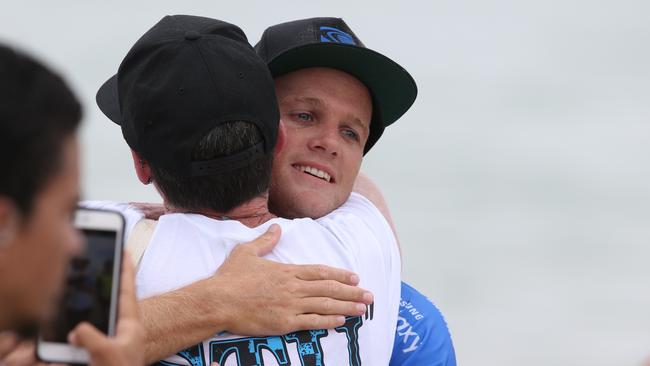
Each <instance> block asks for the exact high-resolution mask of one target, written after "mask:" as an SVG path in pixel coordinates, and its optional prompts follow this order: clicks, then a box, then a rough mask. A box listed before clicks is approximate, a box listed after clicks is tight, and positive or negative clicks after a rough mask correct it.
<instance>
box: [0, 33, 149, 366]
mask: <svg viewBox="0 0 650 366" xmlns="http://www.w3.org/2000/svg"><path fill="white" fill-rule="evenodd" d="M80 120H81V106H80V105H79V103H78V101H77V99H76V98H75V96H74V95H73V94H72V92H71V91H70V89H69V88H68V87H67V86H66V84H65V82H64V81H63V80H62V79H61V78H60V77H59V76H57V75H56V74H54V73H53V72H51V71H50V70H48V69H47V68H46V67H44V66H43V65H41V64H40V63H39V62H37V61H35V60H34V59H32V58H31V57H29V56H26V55H25V54H22V53H20V52H18V51H15V50H13V49H11V48H9V47H7V46H3V45H0V167H2V175H1V176H0V364H2V365H28V364H32V363H35V362H36V361H35V353H34V343H33V341H30V340H29V338H31V337H33V336H34V334H35V330H36V329H37V328H38V326H39V325H40V324H42V323H44V322H47V321H48V320H49V319H50V318H51V317H52V316H53V314H54V310H55V309H54V307H55V306H56V304H57V303H58V302H57V299H58V298H59V297H60V296H61V291H62V287H63V280H64V276H65V271H66V268H67V265H68V262H69V260H70V258H71V257H72V256H73V255H74V254H75V253H77V252H78V251H79V250H81V248H82V246H83V245H84V244H83V243H82V241H81V236H80V234H79V233H78V232H77V230H76V229H75V228H74V226H73V220H72V217H73V215H74V212H75V209H76V207H77V200H78V196H79V146H78V141H77V128H78V126H79V123H80ZM121 284H122V285H121V289H120V300H119V301H120V303H119V319H118V324H117V335H116V336H115V337H113V338H108V337H106V336H105V335H103V334H101V333H100V332H99V331H98V330H97V329H95V328H94V327H93V326H91V325H90V324H89V323H81V324H79V325H78V326H77V327H76V328H75V329H74V330H73V331H72V332H71V333H70V335H69V340H70V342H71V343H73V344H75V345H77V346H80V347H84V348H86V349H87V350H88V351H89V353H90V357H91V364H92V365H129V366H130V365H132V366H140V365H143V364H144V360H143V357H142V355H141V348H142V345H143V343H144V329H143V327H142V325H141V323H140V322H139V319H138V312H137V304H136V301H135V292H134V286H133V265H132V263H131V262H130V260H129V259H127V260H126V261H125V264H124V266H123V272H122V281H121Z"/></svg>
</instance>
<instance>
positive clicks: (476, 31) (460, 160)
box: [0, 0, 650, 366]
mask: <svg viewBox="0 0 650 366" xmlns="http://www.w3.org/2000/svg"><path fill="white" fill-rule="evenodd" d="M179 13H185V14H195V15H205V16H210V17H214V18H219V19H223V20H226V21H230V22H232V23H235V24H238V25H240V26H241V27H242V28H243V29H244V31H246V33H247V35H248V37H249V39H250V40H251V42H253V43H255V42H256V41H257V40H258V39H259V37H260V35H261V33H262V31H263V30H264V28H265V27H267V26H268V25H271V24H275V23H279V22H283V21H288V20H293V19H298V18H306V17H312V16H340V17H343V18H344V19H345V20H346V21H347V23H348V24H349V25H350V26H351V28H352V29H353V30H354V31H355V33H356V34H357V35H358V36H359V37H360V38H361V39H362V40H363V41H364V43H365V44H366V45H367V46H369V47H371V48H374V49H375V50H378V51H380V52H382V53H384V54H386V55H388V56H389V57H391V58H393V59H394V60H396V61H397V62H399V63H400V64H401V65H403V66H404V67H405V68H406V69H408V70H409V71H410V72H411V73H412V75H413V76H414V77H415V79H416V80H417V82H418V85H419V96H418V99H417V101H416V103H415V105H414V106H413V108H412V109H411V110H410V111H409V112H408V113H407V114H406V115H405V116H404V117H403V118H402V119H401V120H400V121H399V122H398V123H396V124H395V125H393V126H392V127H390V128H389V129H387V130H386V133H385V134H384V137H383V138H382V140H381V141H380V143H379V144H378V145H377V146H376V147H375V148H374V149H373V151H372V152H371V153H370V154H369V155H368V156H367V158H366V160H365V162H364V169H365V171H366V172H368V173H369V175H370V176H372V177H374V178H375V179H376V181H377V182H378V183H379V185H380V186H381V187H382V188H383V190H384V193H385V195H386V197H387V199H388V201H389V204H390V206H391V209H392V212H393V215H394V218H395V221H396V224H397V227H398V231H399V235H400V238H401V242H402V247H403V255H404V258H403V263H404V278H405V279H406V280H407V281H409V282H410V283H412V284H413V285H414V286H416V287H417V288H418V289H420V290H421V291H423V292H424V293H426V294H427V295H429V296H430V297H431V298H432V299H433V300H434V302H435V303H436V304H437V305H438V306H439V307H440V308H441V309H442V311H443V313H444V314H445V315H446V319H447V321H448V323H449V326H450V329H451V331H452V336H453V339H454V342H455V346H456V350H457V354H458V361H459V365H486V366H488V365H494V366H497V365H498V366H504V365H513V366H518V365H528V366H537V365H539V366H542V365H544V366H547V365H584V366H601V365H602V366H605V365H607V366H625V365H640V364H641V363H642V362H643V360H644V359H646V358H647V357H649V356H650V312H649V310H650V291H649V290H650V260H649V259H650V2H649V1H647V0H618V1H614V0H594V1H587V0H563V1H559V0H547V1H526V0H520V1H514V0H513V1H507V0H455V1H452V0H432V1H402V2H396V1H393V2H380V1H370V0H363V1H338V0H331V1H326V2H294V1H273V2H271V1H245V0H242V1H236V2H224V1H186V2H180V1H169V0H159V1H124V0H114V1H95V0H86V1H71V0H70V1H67V0H62V1H29V0H27V1H3V2H2V5H1V7H0V40H1V41H4V42H9V43H12V44H15V45H19V46H20V47H21V48H23V49H27V50H29V51H32V52H33V53H34V54H36V55H37V56H40V57H41V58H44V59H46V60H47V61H48V63H49V64H50V65H52V66H53V67H55V68H56V69H57V70H59V71H61V72H62V73H63V74H64V75H65V76H66V78H67V80H68V81H69V82H70V83H71V85H72V86H73V87H74V89H75V90H76V91H77V94H78V95H79V97H80V98H81V99H82V100H83V102H84V104H85V126H84V128H83V131H82V134H81V136H82V143H83V149H84V151H83V153H84V163H83V168H84V174H83V179H84V183H83V188H84V197H85V198H89V199H111V200H120V201H129V200H138V201H160V199H159V197H158V196H157V194H156V193H155V192H154V191H153V189H152V188H150V187H145V186H142V185H140V184H139V183H138V182H137V180H136V177H135V175H134V173H133V169H132V167H131V160H130V154H129V150H128V149H127V146H126V144H125V143H124V142H123V140H122V137H121V134H120V131H119V129H118V128H117V127H116V126H115V125H113V124H112V123H110V122H109V121H108V120H107V119H106V118H105V117H104V116H103V115H102V114H101V112H100V111H99V109H98V108H97V107H96V105H95V103H94V95H95V92H96V90H97V88H98V87H99V86H100V85H101V84H102V82H104V81H105V80H106V79H107V78H108V77H109V76H111V75H112V74H114V73H115V72H116V70H117V67H118V65H119V62H120V61H121V59H122V58H123V57H124V55H125V54H126V52H127V51H128V49H129V48H130V46H131V45H132V44H133V43H134V42H135V41H136V39H137V38H138V37H139V36H140V35H141V34H142V33H144V32H145V31H146V30H147V29H148V28H149V27H150V26H152V25H153V24H154V23H155V22H157V21H158V20H159V19H160V18H161V17H162V16H163V15H165V14H179Z"/></svg>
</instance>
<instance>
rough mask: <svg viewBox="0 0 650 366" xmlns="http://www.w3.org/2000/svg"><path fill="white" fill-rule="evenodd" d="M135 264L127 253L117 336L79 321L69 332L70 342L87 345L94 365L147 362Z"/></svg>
mask: <svg viewBox="0 0 650 366" xmlns="http://www.w3.org/2000/svg"><path fill="white" fill-rule="evenodd" d="M134 272H135V271H134V268H133V262H132V261H131V258H130V256H129V255H128V253H125V254H124V258H123V259H122V280H121V286H120V299H119V317H118V321H117V327H116V335H115V337H106V336H105V335H104V334H102V333H101V332H100V331H99V330H97V328H95V327H93V326H92V325H90V324H88V323H85V322H84V323H81V324H79V325H78V326H77V327H76V328H75V329H74V330H73V331H72V332H71V333H70V335H69V337H68V339H69V342H70V343H71V344H73V345H75V346H77V347H82V348H85V349H86V350H87V351H88V353H89V354H90V364H91V365H93V366H113V365H115V366H118V365H126V366H142V365H144V338H145V331H144V327H143V325H142V324H141V323H140V320H139V317H138V304H137V301H136V298H135V285H134Z"/></svg>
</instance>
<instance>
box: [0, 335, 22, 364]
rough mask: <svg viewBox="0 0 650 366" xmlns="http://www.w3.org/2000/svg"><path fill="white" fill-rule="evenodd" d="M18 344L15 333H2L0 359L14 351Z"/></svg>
mask: <svg viewBox="0 0 650 366" xmlns="http://www.w3.org/2000/svg"><path fill="white" fill-rule="evenodd" d="M18 342H19V341H18V337H17V336H16V335H15V334H14V333H13V332H2V333H0V359H3V358H4V357H5V356H6V355H8V354H9V352H11V351H13V350H14V348H16V347H17V346H18Z"/></svg>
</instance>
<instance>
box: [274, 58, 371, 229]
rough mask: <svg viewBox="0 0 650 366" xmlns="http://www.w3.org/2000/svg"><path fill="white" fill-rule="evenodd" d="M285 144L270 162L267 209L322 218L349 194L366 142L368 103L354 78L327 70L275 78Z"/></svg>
mask: <svg viewBox="0 0 650 366" xmlns="http://www.w3.org/2000/svg"><path fill="white" fill-rule="evenodd" d="M275 89H276V94H277V97H278V104H279V106H280V115H281V120H282V122H283V123H284V126H285V131H286V141H285V145H284V146H283V148H282V149H280V150H279V151H278V152H277V154H276V156H275V160H274V162H273V178H272V181H271V189H270V205H271V210H272V211H273V212H274V213H276V214H278V215H280V216H282V217H288V218H295V217H311V218H318V217H322V216H324V215H326V214H328V213H330V212H331V211H333V210H334V209H336V208H337V207H339V206H340V205H342V204H343V203H344V202H345V201H346V200H347V199H348V197H349V195H350V192H352V187H353V185H354V181H355V179H356V177H357V174H358V173H359V168H360V167H361V161H362V159H363V149H364V146H365V144H366V140H367V139H368V132H369V126H370V119H371V117H372V101H371V98H370V94H369V92H368V89H367V88H366V87H365V86H364V85H363V84H362V83H361V82H360V81H359V80H358V79H356V78H355V77H353V76H351V75H349V74H347V73H344V72H342V71H338V70H334V69H328V68H309V69H302V70H298V71H294V72H292V73H289V74H286V75H283V76H280V77H278V78H276V79H275Z"/></svg>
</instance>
